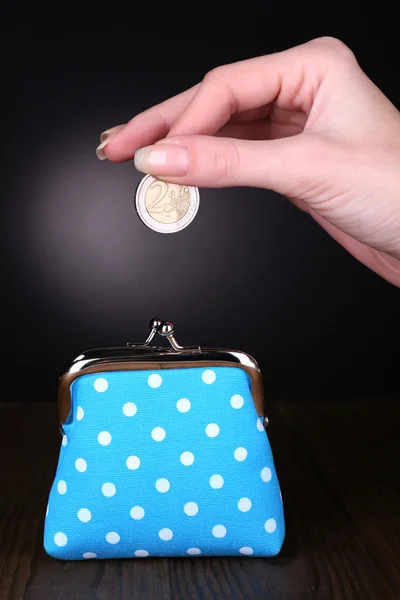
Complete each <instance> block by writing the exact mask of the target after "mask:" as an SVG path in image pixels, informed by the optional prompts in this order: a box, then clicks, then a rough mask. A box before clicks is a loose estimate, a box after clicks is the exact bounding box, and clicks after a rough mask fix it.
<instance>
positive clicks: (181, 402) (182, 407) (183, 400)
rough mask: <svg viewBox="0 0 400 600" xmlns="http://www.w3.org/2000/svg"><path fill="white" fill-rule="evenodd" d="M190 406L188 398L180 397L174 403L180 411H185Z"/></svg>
mask: <svg viewBox="0 0 400 600" xmlns="http://www.w3.org/2000/svg"><path fill="white" fill-rule="evenodd" d="M190 407H191V404H190V400H188V399H187V398H181V399H180V400H178V402H177V403H176V408H177V409H178V410H179V412H181V413H187V412H188V411H189V410H190Z"/></svg>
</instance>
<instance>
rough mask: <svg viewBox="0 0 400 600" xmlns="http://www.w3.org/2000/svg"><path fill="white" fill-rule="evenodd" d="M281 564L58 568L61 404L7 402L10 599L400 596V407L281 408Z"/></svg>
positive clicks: (2, 483) (5, 530)
mask: <svg viewBox="0 0 400 600" xmlns="http://www.w3.org/2000/svg"><path fill="white" fill-rule="evenodd" d="M268 413H269V416H270V422H271V423H270V427H269V432H268V433H269V437H270V440H271V444H272V448H273V452H274V456H275V462H276V466H277V470H278V475H279V478H280V481H281V487H282V493H283V498H284V502H285V511H286V524H287V537H286V541H285V544H284V547H283V549H282V552H281V554H280V556H279V557H277V558H274V559H261V558H251V557H242V558H226V559H225V558H212V559H209V558H206V557H203V558H185V559H171V560H166V559H165V560H164V559H146V560H124V561H98V562H96V561H91V562H58V561H56V560H54V559H52V558H50V557H48V556H47V555H46V554H45V552H44V550H43V547H42V535H43V517H44V511H45V508H46V504H47V494H48V491H49V488H50V485H51V483H52V479H53V476H54V471H55V468H56V463H57V456H58V449H59V444H60V436H59V433H58V429H57V420H56V419H57V418H56V413H55V407H54V406H52V405H50V404H43V403H42V404H35V403H32V404H31V405H19V406H18V405H3V406H1V407H0V450H1V455H0V456H1V463H0V599H1V600H3V599H6V598H7V599H11V600H19V599H22V598H23V599H24V600H25V599H26V600H53V599H54V600H56V599H66V598H71V599H72V598H73V599H76V600H78V599H85V600H87V599H99V600H103V599H104V600H114V599H120V598H122V599H128V598H129V599H130V598H132V599H134V600H141V599H143V600H158V599H160V600H161V599H162V600H169V599H174V600H191V599H193V600H203V599H204V600H220V599H223V600H256V599H263V600H275V599H279V600H306V599H307V600H308V599H310V600H311V599H318V600H330V599H332V600H342V599H343V600H378V599H379V600H381V599H382V600H399V598H400V436H399V431H400V400H399V401H385V400H374V401H371V400H365V401H351V400H349V401H340V402H333V401H329V402H322V401H321V402H304V401H285V402H283V401H280V402H269V410H268Z"/></svg>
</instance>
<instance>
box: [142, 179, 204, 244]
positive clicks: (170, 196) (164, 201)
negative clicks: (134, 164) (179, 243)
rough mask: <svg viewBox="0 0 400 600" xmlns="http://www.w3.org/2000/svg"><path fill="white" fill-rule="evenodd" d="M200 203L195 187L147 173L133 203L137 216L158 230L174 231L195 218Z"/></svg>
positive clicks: (163, 231) (151, 227)
mask: <svg viewBox="0 0 400 600" xmlns="http://www.w3.org/2000/svg"><path fill="white" fill-rule="evenodd" d="M199 203H200V195H199V190H198V188H197V187H193V186H189V185H179V184H177V183H166V182H165V181H159V180H158V179H156V178H155V177H153V176H152V175H146V176H145V177H144V178H143V179H142V181H141V182H140V183H139V185H138V187H137V190H136V196H135V206H136V211H137V213H138V215H139V217H140V219H141V220H142V221H143V223H145V225H147V227H150V229H153V230H154V231H157V232H158V233H176V232H178V231H181V230H182V229H184V228H185V227H187V226H188V225H189V224H190V223H191V222H192V221H193V219H194V218H195V216H196V214H197V211H198V208H199Z"/></svg>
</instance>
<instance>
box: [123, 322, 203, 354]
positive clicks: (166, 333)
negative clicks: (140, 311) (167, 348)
mask: <svg viewBox="0 0 400 600" xmlns="http://www.w3.org/2000/svg"><path fill="white" fill-rule="evenodd" d="M149 327H150V333H149V335H148V336H147V339H146V340H145V341H144V342H140V343H138V342H128V343H127V344H126V345H127V346H129V347H130V348H132V347H136V348H143V347H146V346H149V344H150V342H152V340H153V339H154V337H155V336H156V335H157V334H158V335H160V336H162V337H164V338H167V340H168V341H169V343H170V344H171V347H172V349H173V350H175V352H196V353H197V352H201V348H200V346H181V345H180V344H178V342H177V340H176V338H175V336H174V334H175V327H174V325H173V323H171V322H170V321H161V319H152V320H151V321H150V323H149Z"/></svg>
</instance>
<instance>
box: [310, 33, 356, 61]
mask: <svg viewBox="0 0 400 600" xmlns="http://www.w3.org/2000/svg"><path fill="white" fill-rule="evenodd" d="M309 45H310V46H312V47H314V48H315V47H317V48H318V49H319V52H324V54H325V56H326V57H327V58H333V59H347V60H349V61H351V60H355V55H354V52H353V51H352V50H351V49H350V48H349V47H348V46H347V45H346V44H345V43H344V42H342V40H340V39H338V38H336V37H333V36H323V37H319V38H316V39H315V40H312V41H311V42H309Z"/></svg>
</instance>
